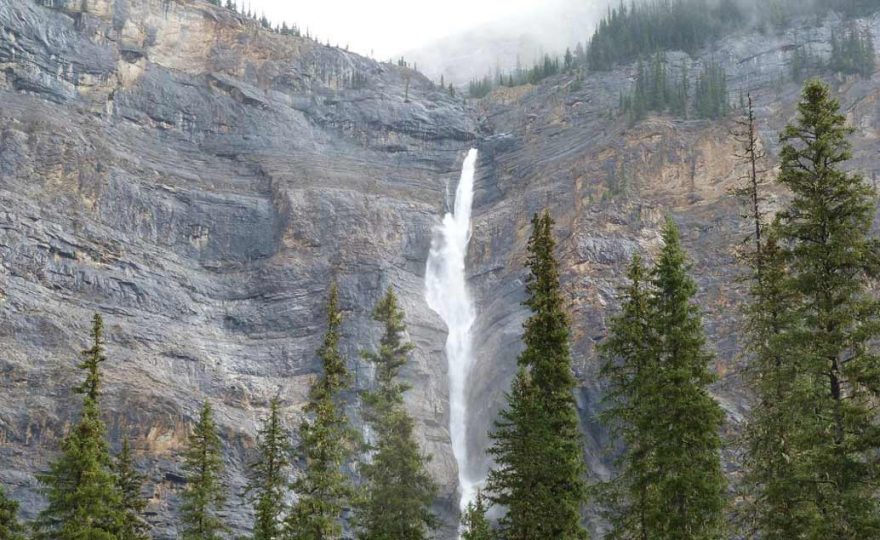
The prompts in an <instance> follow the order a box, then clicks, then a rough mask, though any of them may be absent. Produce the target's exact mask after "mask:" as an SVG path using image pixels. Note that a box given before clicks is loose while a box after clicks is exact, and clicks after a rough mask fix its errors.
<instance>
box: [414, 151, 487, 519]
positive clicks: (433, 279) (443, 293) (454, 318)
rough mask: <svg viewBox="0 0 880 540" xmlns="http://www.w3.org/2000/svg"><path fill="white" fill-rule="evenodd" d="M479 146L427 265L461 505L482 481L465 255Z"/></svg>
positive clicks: (471, 311) (427, 295) (438, 229)
mask: <svg viewBox="0 0 880 540" xmlns="http://www.w3.org/2000/svg"><path fill="white" fill-rule="evenodd" d="M476 165H477V150H476V149H471V150H470V151H469V152H468V154H467V157H466V158H465V160H464V165H463V166H462V169H461V179H460V180H459V182H458V187H457V189H456V190H455V202H454V205H453V211H452V212H449V213H447V214H446V215H445V216H443V223H442V224H441V225H439V226H437V227H436V228H435V229H434V235H433V238H432V240H431V252H430V254H429V255H428V262H427V268H426V270H425V298H426V300H427V302H428V306H430V308H431V309H433V310H434V311H435V312H437V314H438V315H439V316H440V318H441V319H443V321H444V322H445V323H446V326H447V328H448V330H449V335H448V337H447V338H446V360H447V362H448V364H449V365H448V372H449V408H450V415H449V434H450V437H451V439H452V452H453V454H454V455H455V461H456V463H457V464H458V484H459V489H460V495H461V499H460V506H461V508H462V509H464V508H465V507H466V506H467V504H468V503H469V502H470V501H472V500H473V498H474V497H475V495H476V494H475V490H476V480H475V479H473V478H471V477H470V475H469V474H468V463H469V460H468V448H467V421H468V411H467V381H468V376H469V373H470V370H471V366H472V364H473V360H474V359H473V354H472V336H471V327H472V326H473V324H474V318H475V310H474V305H473V302H472V300H471V296H470V294H469V293H468V288H467V279H466V274H465V257H466V255H467V248H468V242H469V241H470V237H471V205H472V204H473V199H474V173H475V171H476Z"/></svg>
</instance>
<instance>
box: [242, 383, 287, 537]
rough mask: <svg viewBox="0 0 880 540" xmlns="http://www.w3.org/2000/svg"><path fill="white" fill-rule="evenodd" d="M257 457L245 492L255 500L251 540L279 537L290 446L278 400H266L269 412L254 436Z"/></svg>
mask: <svg viewBox="0 0 880 540" xmlns="http://www.w3.org/2000/svg"><path fill="white" fill-rule="evenodd" d="M257 451H258V454H259V455H258V457H257V460H256V461H255V462H254V463H253V464H252V465H251V467H250V470H251V475H250V476H251V478H250V482H249V484H248V488H247V493H248V494H249V495H250V497H251V500H252V502H253V504H254V510H255V514H256V516H255V519H254V536H253V538H254V540H277V539H279V538H281V531H282V521H281V518H282V513H283V512H284V507H285V503H284V500H285V496H286V493H287V484H288V480H287V472H288V468H289V466H290V454H291V451H292V450H291V447H290V443H289V442H288V436H287V434H286V433H285V431H284V427H283V426H282V425H281V401H280V400H279V399H278V398H277V397H276V398H273V399H272V401H271V402H270V403H269V416H268V417H266V419H265V420H263V425H262V426H261V427H260V430H259V433H258V439H257Z"/></svg>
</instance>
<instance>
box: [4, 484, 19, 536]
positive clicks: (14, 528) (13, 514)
mask: <svg viewBox="0 0 880 540" xmlns="http://www.w3.org/2000/svg"><path fill="white" fill-rule="evenodd" d="M0 538H3V539H4V540H24V539H25V536H24V526H23V525H22V524H21V522H20V521H19V520H18V503H17V502H16V501H15V500H13V499H11V498H9V497H7V496H6V492H5V490H4V489H3V486H0Z"/></svg>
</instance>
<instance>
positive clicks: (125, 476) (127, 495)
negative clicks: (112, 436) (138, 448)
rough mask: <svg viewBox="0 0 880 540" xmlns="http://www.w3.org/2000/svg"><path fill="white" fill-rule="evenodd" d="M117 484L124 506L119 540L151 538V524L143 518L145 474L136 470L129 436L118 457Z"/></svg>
mask: <svg viewBox="0 0 880 540" xmlns="http://www.w3.org/2000/svg"><path fill="white" fill-rule="evenodd" d="M115 468H116V486H117V489H118V490H119V495H120V502H121V505H122V506H121V507H122V526H121V527H120V530H119V534H118V536H119V540H143V539H146V538H150V535H149V533H148V532H147V531H148V530H149V525H148V524H147V522H146V521H144V518H143V512H144V509H145V508H146V507H147V500H146V499H145V498H144V497H143V495H141V488H142V487H143V484H144V476H143V475H142V474H140V473H138V472H137V470H135V467H134V459H133V458H132V455H131V443H130V442H129V440H128V438H127V437H126V438H125V439H123V440H122V450H121V451H120V452H119V455H118V456H117V457H116V466H115Z"/></svg>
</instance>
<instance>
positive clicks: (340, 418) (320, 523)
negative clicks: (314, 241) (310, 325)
mask: <svg viewBox="0 0 880 540" xmlns="http://www.w3.org/2000/svg"><path fill="white" fill-rule="evenodd" d="M341 324H342V311H341V310H340V308H339V293H338V290H337V287H336V284H333V285H331V287H330V296H329V299H328V302H327V332H326V333H325V334H324V342H323V344H322V345H321V348H320V349H319V350H318V357H319V358H320V359H321V364H322V367H323V373H322V375H321V377H320V378H319V379H318V380H317V381H316V382H315V384H314V385H313V386H312V388H311V392H310V395H309V402H308V404H307V405H306V407H305V412H306V414H307V415H308V416H309V418H307V419H306V420H305V421H303V423H302V425H301V426H300V438H301V440H302V443H301V447H300V454H301V455H302V456H303V461H304V465H305V470H304V471H303V472H302V474H301V476H300V477H299V478H297V480H296V482H294V485H293V489H294V491H295V492H296V494H297V496H298V497H299V499H298V501H297V503H296V505H295V506H294V508H293V510H292V512H291V513H290V516H289V517H288V520H287V537H288V538H295V539H302V540H322V539H334V538H341V537H342V532H343V520H342V518H343V511H344V509H345V508H349V507H350V505H351V498H352V496H353V494H354V493H353V487H352V485H351V481H350V480H349V478H348V476H347V475H346V472H345V467H346V465H348V464H349V463H350V462H351V460H352V457H353V453H354V449H355V440H356V434H355V433H354V431H353V429H352V428H351V425H350V424H349V421H348V418H347V417H346V415H345V410H344V406H343V403H342V396H341V394H342V392H344V391H345V390H347V389H348V388H349V387H350V386H351V382H352V380H351V374H350V372H349V370H348V367H347V366H346V362H345V358H344V357H343V356H342V354H341V353H340V352H339V337H340V325H341Z"/></svg>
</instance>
